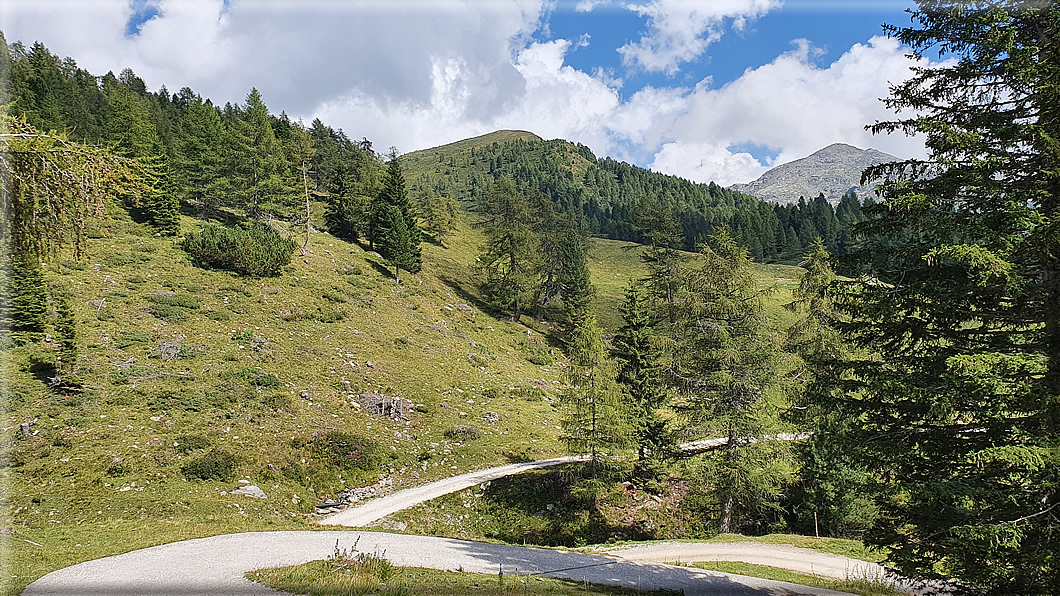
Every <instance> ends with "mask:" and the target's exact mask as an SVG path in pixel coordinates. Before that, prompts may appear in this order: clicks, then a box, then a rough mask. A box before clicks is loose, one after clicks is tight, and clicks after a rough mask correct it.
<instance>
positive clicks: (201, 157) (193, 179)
mask: <svg viewBox="0 0 1060 596" xmlns="http://www.w3.org/2000/svg"><path fill="white" fill-rule="evenodd" d="M189 91H190V89H189ZM177 126H178V127H179V135H178V140H177V143H176V150H175V154H176V159H175V160H174V161H175V162H176V164H177V166H176V168H175V174H176V178H177V180H179V181H180V188H181V189H182V191H181V195H182V198H183V199H184V200H185V201H188V202H189V203H192V204H196V205H198V210H199V212H200V214H202V216H204V217H208V216H210V215H212V214H214V213H216V211H217V210H218V209H220V208H221V207H222V206H225V205H227V201H228V199H229V193H230V192H231V190H232V189H231V186H232V184H231V181H230V179H229V178H228V177H227V176H225V175H224V173H225V165H226V161H227V158H226V157H225V153H226V145H227V144H228V141H227V136H226V134H227V133H226V131H225V126H224V123H223V122H222V121H221V113H220V111H218V110H217V109H216V108H215V107H214V106H213V104H211V103H210V101H209V100H207V101H205V102H204V101H203V100H202V98H201V97H199V96H198V95H195V96H194V98H193V99H191V100H190V102H189V103H188V104H187V106H186V108H185V112H184V114H183V116H182V117H181V118H180V120H179V122H178V124H177Z"/></svg>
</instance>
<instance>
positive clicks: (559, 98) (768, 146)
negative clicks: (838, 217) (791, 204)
mask: <svg viewBox="0 0 1060 596" xmlns="http://www.w3.org/2000/svg"><path fill="white" fill-rule="evenodd" d="M912 4H913V2H912V0H847V1H840V0H74V1H71V0H3V2H0V30H2V31H3V33H4V35H5V36H6V38H7V40H8V42H9V43H10V42H13V41H16V40H18V41H22V42H23V43H24V44H26V45H27V46H28V45H30V44H32V43H33V42H34V41H41V42H43V43H44V44H45V45H46V46H47V47H48V48H49V49H50V50H51V51H52V52H53V53H55V54H58V55H60V56H63V57H67V56H69V57H71V58H73V59H74V60H76V61H77V63H78V66H80V67H81V68H84V69H87V70H88V71H89V72H91V73H93V74H96V75H102V74H105V73H106V72H107V71H113V72H115V73H118V72H120V71H121V70H122V69H123V68H126V67H129V68H132V69H133V71H135V72H136V74H137V75H139V76H140V77H141V78H142V79H144V81H145V82H146V83H147V85H148V87H149V88H150V89H152V90H157V89H158V88H159V87H161V86H162V85H165V86H166V87H167V88H168V89H169V91H170V92H176V91H177V90H179V89H180V88H182V87H190V88H192V89H193V90H194V91H196V92H197V93H199V94H200V95H202V96H203V97H204V98H207V97H208V98H210V99H211V100H212V101H213V102H214V103H215V104H217V105H223V104H224V103H226V102H231V103H233V104H239V103H243V102H244V101H245V100H246V96H247V94H248V93H249V91H250V89H251V88H252V87H256V88H257V89H258V90H259V91H260V92H261V94H262V97H263V98H264V100H265V103H266V105H268V107H269V109H270V110H271V111H272V112H273V113H277V114H278V113H280V112H281V111H282V112H286V113H287V114H288V115H289V116H291V117H292V118H294V119H301V120H302V121H303V122H305V123H306V124H308V123H309V122H311V121H312V120H313V119H314V118H320V119H321V120H322V121H323V122H324V123H326V124H328V125H330V126H332V127H334V128H341V129H342V130H343V131H345V132H346V133H347V135H349V136H350V137H351V138H353V139H360V138H362V137H366V138H368V139H369V140H371V141H372V142H373V144H374V145H375V147H377V148H385V147H391V146H393V147H396V148H397V149H398V150H399V151H400V152H402V153H408V152H411V151H415V150H418V149H425V148H429V147H434V146H438V145H442V144H445V143H450V142H453V141H457V140H461V139H464V138H468V137H472V136H477V135H481V134H486V133H489V132H492V131H495V130H499V129H517V130H528V131H531V132H534V133H536V134H538V135H540V136H542V137H544V138H548V139H551V138H563V139H568V140H570V141H575V142H579V143H582V144H584V145H587V146H588V147H589V148H590V149H592V150H593V152H594V153H595V154H596V155H597V156H601V157H602V156H610V157H613V158H615V159H619V160H621V161H627V162H630V163H633V164H635V165H639V166H642V167H646V168H651V169H653V170H656V171H660V172H664V173H667V174H674V175H677V176H681V177H685V178H689V179H692V180H695V181H698V182H710V181H714V182H716V183H718V184H721V185H724V186H728V185H731V184H734V183H741V182H750V181H751V180H754V179H755V178H757V177H758V176H760V175H761V174H762V173H764V172H765V171H766V170H768V169H769V168H770V167H773V166H775V165H779V164H781V163H785V162H787V161H791V160H793V159H798V158H801V157H805V156H806V155H809V154H810V153H812V152H814V151H816V150H818V149H821V148H823V147H826V146H827V145H830V144H832V143H847V144H850V145H854V146H856V147H860V148H869V147H872V148H875V149H879V150H881V151H884V152H887V153H890V154H893V155H896V156H898V157H922V156H924V145H923V140H922V139H920V138H912V137H906V136H903V135H901V134H897V135H890V136H873V135H871V134H870V133H869V132H867V131H866V130H865V126H866V125H867V124H871V123H872V122H874V121H878V120H888V119H893V118H894V117H895V115H894V114H893V113H891V112H889V111H888V110H887V109H886V107H885V106H884V105H883V103H882V102H881V101H880V98H883V97H886V96H887V95H888V89H889V85H890V84H895V83H899V82H901V81H903V80H905V79H906V78H908V77H909V76H910V74H911V73H910V70H909V68H910V66H912V65H913V64H914V62H913V61H912V59H910V58H909V57H908V56H907V54H908V48H903V47H901V46H900V45H899V43H898V42H897V41H896V40H895V39H893V38H888V37H886V35H885V34H884V31H883V27H882V25H883V24H884V23H889V24H893V25H898V26H905V25H909V24H910V17H909V14H908V13H907V12H906V9H907V8H910V7H912ZM929 59H930V58H928V59H925V61H924V62H923V64H930V62H928V60H929Z"/></svg>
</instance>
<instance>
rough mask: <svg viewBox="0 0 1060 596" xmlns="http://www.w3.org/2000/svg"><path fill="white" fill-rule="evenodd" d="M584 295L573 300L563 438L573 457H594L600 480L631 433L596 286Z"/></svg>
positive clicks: (591, 461) (562, 401)
mask: <svg viewBox="0 0 1060 596" xmlns="http://www.w3.org/2000/svg"><path fill="white" fill-rule="evenodd" d="M586 271H588V270H586ZM582 291H583V292H585V294H586V296H587V297H588V300H580V301H573V304H574V305H575V306H573V307H572V308H570V319H571V324H572V326H573V328H572V330H571V333H570V337H569V338H568V341H567V356H568V357H569V358H570V365H569V369H568V373H567V384H568V387H567V389H566V390H565V391H564V392H563V394H562V395H561V396H560V407H561V416H562V417H561V419H560V426H561V427H562V429H563V435H562V437H561V440H562V441H563V442H564V443H565V444H566V445H567V449H568V450H569V451H570V452H571V453H575V454H578V455H587V456H589V475H590V477H592V478H597V476H598V475H599V474H600V473H601V472H603V471H606V470H605V468H607V467H608V466H607V463H608V462H609V461H611V460H613V459H614V458H615V457H616V456H617V455H618V452H619V451H620V450H621V449H623V448H624V447H625V446H626V444H627V441H628V434H629V433H628V425H627V422H626V413H625V410H624V408H623V406H624V399H623V395H622V386H621V385H619V384H618V381H617V379H616V375H617V370H616V368H615V365H614V362H612V361H611V358H610V356H609V355H608V353H607V349H606V347H605V346H604V342H603V339H602V338H601V336H602V335H603V331H602V330H601V329H600V326H599V324H597V322H596V315H595V314H594V313H593V309H592V299H591V297H592V296H593V295H594V293H595V292H594V290H593V288H592V284H589V286H588V287H587V288H582ZM594 494H595V492H594Z"/></svg>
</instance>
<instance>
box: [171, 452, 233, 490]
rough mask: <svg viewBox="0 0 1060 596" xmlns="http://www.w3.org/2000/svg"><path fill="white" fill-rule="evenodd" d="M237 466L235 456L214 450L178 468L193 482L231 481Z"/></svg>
mask: <svg viewBox="0 0 1060 596" xmlns="http://www.w3.org/2000/svg"><path fill="white" fill-rule="evenodd" d="M238 464H239V460H238V458H236V456H235V455H232V454H231V453H229V452H227V451H225V450H224V449H218V448H214V449H211V450H210V451H207V452H206V454H204V455H202V456H200V457H197V458H195V459H193V460H191V461H189V462H187V463H185V464H184V465H183V466H181V467H180V471H181V472H184V475H185V476H187V477H188V478H190V479H193V480H220V481H222V482H228V481H231V480H232V478H233V476H234V475H235V472H236V466H237V465H238Z"/></svg>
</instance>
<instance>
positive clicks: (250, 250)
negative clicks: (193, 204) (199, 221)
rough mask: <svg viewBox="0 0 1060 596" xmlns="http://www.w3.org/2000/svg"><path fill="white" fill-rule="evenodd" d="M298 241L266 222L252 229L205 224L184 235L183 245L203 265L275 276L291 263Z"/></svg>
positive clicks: (253, 274)
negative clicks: (196, 230) (278, 231)
mask: <svg viewBox="0 0 1060 596" xmlns="http://www.w3.org/2000/svg"><path fill="white" fill-rule="evenodd" d="M296 247H297V243H296V242H295V241H294V240H292V239H291V238H286V237H283V236H281V235H279V234H277V233H276V232H275V231H274V230H272V229H271V228H269V227H268V226H265V225H264V224H255V225H253V226H252V227H250V228H249V229H245V228H226V227H222V226H216V225H210V224H208V225H204V226H203V227H202V229H201V230H200V231H198V232H188V233H187V234H185V235H184V243H183V248H184V250H185V251H187V252H188V254H190V255H191V257H192V259H193V260H194V261H195V263H196V264H197V265H199V266H201V267H212V268H215V269H225V270H228V271H234V272H236V273H239V274H242V275H250V276H264V277H274V276H277V275H279V274H280V270H281V269H282V268H283V267H284V266H286V265H288V264H290V262H291V257H292V255H293V254H294V249H295V248H296Z"/></svg>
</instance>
